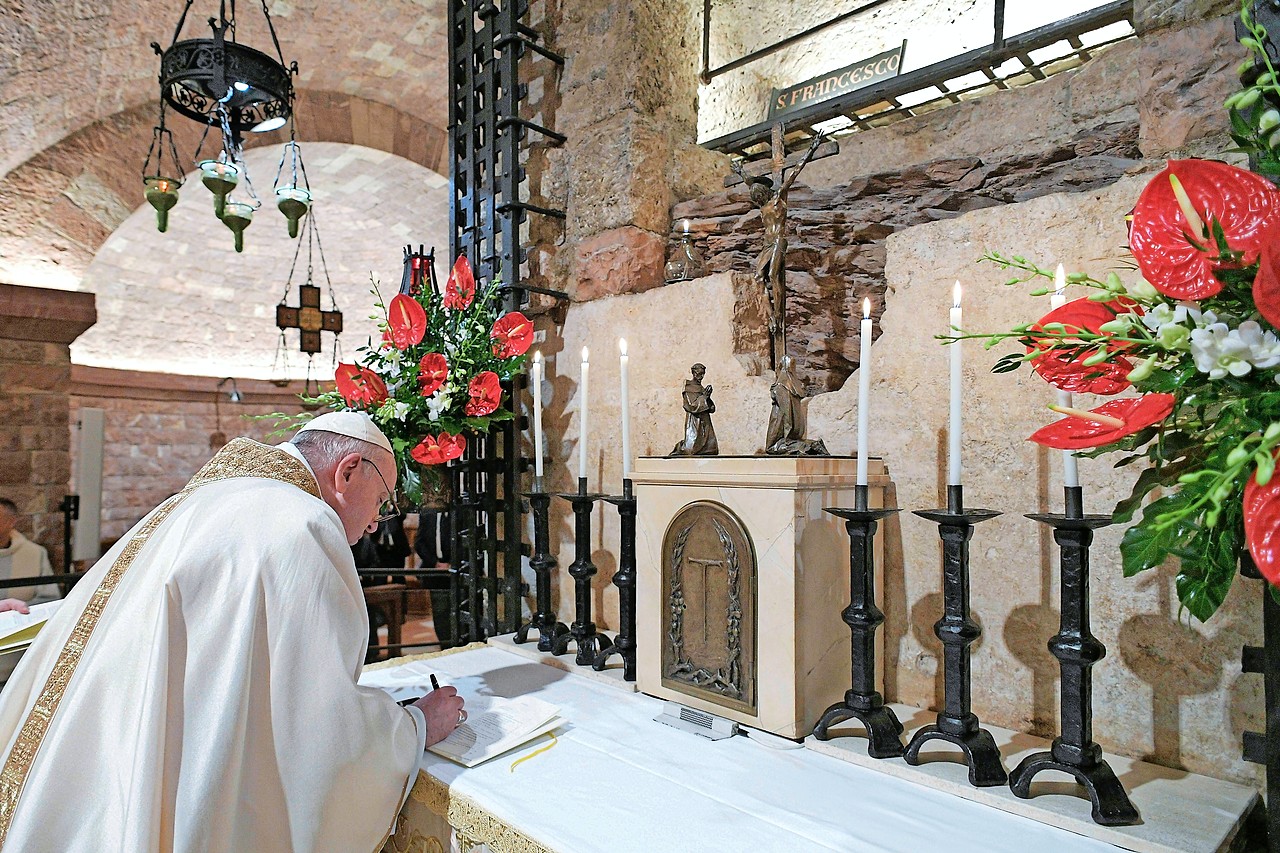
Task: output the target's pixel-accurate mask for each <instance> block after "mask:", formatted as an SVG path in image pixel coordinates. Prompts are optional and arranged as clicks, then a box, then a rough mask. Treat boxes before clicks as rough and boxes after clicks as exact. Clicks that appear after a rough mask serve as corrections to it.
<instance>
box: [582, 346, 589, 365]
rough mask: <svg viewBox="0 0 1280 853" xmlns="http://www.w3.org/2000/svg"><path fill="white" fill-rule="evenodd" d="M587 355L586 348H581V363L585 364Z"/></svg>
mask: <svg viewBox="0 0 1280 853" xmlns="http://www.w3.org/2000/svg"><path fill="white" fill-rule="evenodd" d="M587 355H588V353H587V348H586V347H583V348H582V361H583V362H584V363H585V362H586V361H588V358H587Z"/></svg>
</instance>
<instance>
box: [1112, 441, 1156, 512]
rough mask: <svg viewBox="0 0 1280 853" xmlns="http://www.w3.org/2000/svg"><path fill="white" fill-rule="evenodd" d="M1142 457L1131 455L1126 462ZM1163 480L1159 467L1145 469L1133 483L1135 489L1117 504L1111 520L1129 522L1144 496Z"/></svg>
mask: <svg viewBox="0 0 1280 853" xmlns="http://www.w3.org/2000/svg"><path fill="white" fill-rule="evenodd" d="M1140 458H1142V457H1139V456H1131V457H1129V459H1126V460H1125V462H1130V461H1132V460H1134V459H1140ZM1121 464H1123V463H1121ZM1161 480H1162V478H1161V476H1160V469H1159V468H1147V469H1146V470H1144V471H1143V472H1142V473H1141V474H1139V475H1138V479H1137V481H1136V482H1135V483H1134V484H1133V490H1132V491H1130V492H1129V497H1127V498H1125V499H1124V500H1122V501H1120V502H1119V503H1118V504H1116V508H1115V509H1114V510H1113V511H1112V513H1111V520H1112V521H1113V522H1115V523H1116V524H1127V523H1128V522H1129V521H1130V520H1131V519H1132V518H1133V514H1134V513H1135V512H1137V511H1138V507H1140V506H1142V500H1143V498H1145V497H1146V496H1147V495H1149V494H1151V490H1152V489H1154V488H1157V487H1158V486H1160V485H1161ZM1153 517H1154V516H1153Z"/></svg>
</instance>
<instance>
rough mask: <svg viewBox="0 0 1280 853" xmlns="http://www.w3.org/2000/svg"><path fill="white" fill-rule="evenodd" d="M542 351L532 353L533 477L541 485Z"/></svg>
mask: <svg viewBox="0 0 1280 853" xmlns="http://www.w3.org/2000/svg"><path fill="white" fill-rule="evenodd" d="M542 371H543V364H542V350H534V353H533V476H534V477H536V478H537V479H538V483H539V485H541V483H542Z"/></svg>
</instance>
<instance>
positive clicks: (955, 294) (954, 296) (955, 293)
mask: <svg viewBox="0 0 1280 853" xmlns="http://www.w3.org/2000/svg"><path fill="white" fill-rule="evenodd" d="M951 307H952V308H959V307H960V282H958V281H957V282H956V286H955V287H954V288H953V289H952V291H951Z"/></svg>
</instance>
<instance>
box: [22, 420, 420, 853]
mask: <svg viewBox="0 0 1280 853" xmlns="http://www.w3.org/2000/svg"><path fill="white" fill-rule="evenodd" d="M290 450H292V448H290ZM295 455H296V454H295ZM317 494H318V492H317V490H316V487H315V482H314V478H313V477H312V476H311V474H310V471H309V469H308V468H306V466H305V465H304V463H302V462H300V461H298V459H296V458H295V457H294V456H292V455H289V454H286V453H285V452H283V451H281V450H278V449H275V448H269V447H266V446H264V445H260V444H257V443H256V442H250V441H248V440H247V439H237V440H236V441H234V442H232V443H231V444H230V445H228V446H227V447H226V448H224V449H223V450H222V451H220V453H219V454H218V456H216V457H215V458H214V460H213V461H212V462H210V463H209V465H208V466H206V468H205V469H204V470H203V471H201V473H200V474H197V475H196V478H195V479H193V480H192V485H190V486H188V487H187V489H185V490H184V491H183V492H182V493H180V494H179V496H177V497H175V498H173V499H170V500H171V501H175V502H176V503H175V504H172V505H171V504H170V503H169V502H166V504H164V505H162V506H161V507H160V508H158V509H157V510H156V511H154V512H153V513H152V516H157V514H160V515H164V514H165V513H166V512H167V517H165V518H163V520H162V521H160V523H159V524H158V526H155V525H154V519H153V518H152V516H149V517H148V519H144V520H143V521H142V522H140V523H139V525H138V527H135V528H134V530H133V531H131V532H130V534H129V535H127V536H125V537H124V538H123V539H121V540H120V542H119V543H118V544H117V545H116V546H115V547H114V548H112V549H111V551H110V552H109V553H108V554H107V555H106V556H105V557H103V558H102V560H101V561H100V562H99V563H98V564H97V565H96V566H95V567H94V568H93V570H92V571H91V572H90V573H89V575H88V576H86V577H85V578H84V579H83V580H81V581H80V582H79V584H77V586H76V587H75V589H73V590H72V592H71V594H70V595H68V597H67V602H66V604H65V605H64V606H63V607H62V609H61V611H60V612H59V613H58V614H57V615H56V616H55V617H54V619H53V620H51V621H50V623H49V624H48V625H47V626H46V628H45V629H44V631H42V632H41V634H40V636H39V637H38V638H37V641H36V643H35V644H34V645H33V646H32V647H31V649H30V650H29V651H28V652H27V654H26V656H25V658H24V659H23V661H22V663H21V664H20V665H19V667H18V669H17V670H16V671H15V673H14V675H13V677H12V678H11V679H10V681H9V684H8V685H7V687H6V688H5V689H4V691H3V693H0V743H3V744H5V752H4V753H3V755H4V759H5V763H4V766H3V770H0V833H3V847H2V848H0V850H3V851H5V853H11V852H12V853H16V852H17V851H22V853H43V851H49V853H53V851H57V853H65V851H120V853H148V851H184V852H185V851H209V853H222V852H223V851H225V853H250V851H252V852H253V853H272V851H281V853H284V851H290V853H329V851H332V853H364V851H374V850H375V849H377V848H378V847H379V846H380V844H381V841H382V839H383V838H384V837H385V835H386V834H387V832H388V831H389V830H390V828H391V825H392V822H393V820H394V818H395V815H396V813H397V812H398V810H399V808H400V805H401V803H402V801H403V798H404V795H405V793H406V790H407V785H408V784H409V782H410V781H411V774H413V775H416V772H417V764H418V760H419V757H420V756H421V755H422V749H423V741H424V737H425V724H424V723H423V720H422V715H421V713H419V712H418V711H417V709H413V711H412V713H411V712H409V711H406V710H405V709H402V708H400V707H399V706H397V705H396V704H395V703H394V702H393V701H391V700H390V698H389V697H388V696H387V694H386V693H384V692H383V691H381V690H376V689H370V688H362V687H359V686H357V684H356V679H357V678H358V677H359V675H360V670H361V666H362V662H363V660H364V654H365V647H366V644H367V642H368V639H367V638H368V619H367V615H366V610H365V605H364V598H363V595H362V593H361V590H360V582H359V579H358V577H357V575H356V571H355V565H354V563H353V561H352V558H351V550H350V548H349V547H348V546H347V542H346V537H345V535H344V533H343V528H342V524H341V522H340V520H339V518H338V516H337V514H336V513H335V512H334V511H333V510H332V509H331V508H330V507H329V506H328V505H327V504H325V503H324V502H323V501H322V500H320V499H319V498H318V497H317V496H316V495H317ZM157 517H158V516H157ZM149 524H152V525H153V526H154V532H153V533H152V534H151V535H150V537H149V539H148V540H147V541H145V542H144V543H143V544H142V545H141V548H140V549H137V554H136V556H135V557H133V558H132V559H130V558H129V552H130V550H131V549H132V546H131V545H130V543H131V542H134V541H135V540H136V539H137V538H138V535H140V534H139V532H140V531H142V532H144V533H145V530H146V528H147V527H148V525H149ZM122 564H123V573H122V574H121V573H120V572H121V568H122ZM113 584H114V586H113ZM104 591H107V592H109V597H107V598H106V600H105V604H103V605H102V606H101V613H100V615H98V616H96V623H95V610H96V609H97V607H98V605H99V604H101V602H102V599H103V595H104ZM95 592H96V595H95ZM86 629H89V631H90V632H89V633H87V634H86ZM86 636H87V642H84V643H83V646H82V647H81V646H80V645H79V644H80V641H81V640H83V639H84V638H85V637H86ZM72 664H74V670H73V671H70V672H68V670H69V668H70V666H71V665H72ZM33 708H34V712H33ZM50 708H52V714H51V715H50V714H48V713H47V711H48V710H49V709H50Z"/></svg>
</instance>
